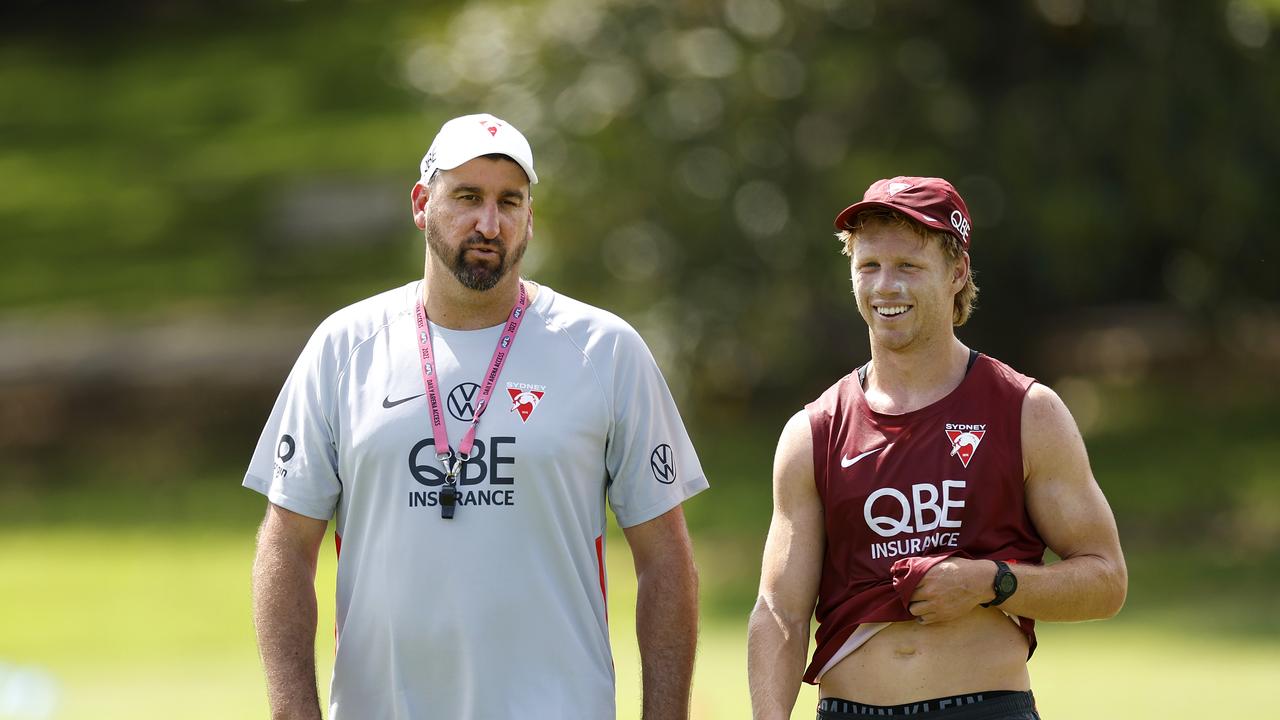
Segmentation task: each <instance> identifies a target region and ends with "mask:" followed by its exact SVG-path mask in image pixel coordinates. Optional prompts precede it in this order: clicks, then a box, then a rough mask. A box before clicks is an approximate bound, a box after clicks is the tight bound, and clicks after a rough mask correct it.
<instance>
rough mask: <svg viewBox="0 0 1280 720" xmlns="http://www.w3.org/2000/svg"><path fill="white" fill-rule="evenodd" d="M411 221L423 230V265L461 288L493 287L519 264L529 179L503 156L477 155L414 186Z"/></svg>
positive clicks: (528, 212)
mask: <svg viewBox="0 0 1280 720" xmlns="http://www.w3.org/2000/svg"><path fill="white" fill-rule="evenodd" d="M413 203H414V219H415V221H416V222H417V224H418V227H420V228H422V229H423V230H425V231H426V237H427V247H428V249H429V253H430V255H429V257H428V265H429V266H430V265H433V264H435V265H438V266H440V267H442V268H444V269H446V270H447V271H448V272H449V274H450V275H452V276H453V277H454V278H455V279H456V280H457V281H458V282H459V283H460V284H461V285H462V286H463V287H466V288H468V289H470V290H476V291H481V292H483V291H487V290H491V289H493V288H494V287H495V286H497V285H498V283H499V282H501V281H502V280H503V278H504V277H506V276H507V274H508V273H509V272H512V271H514V273H515V274H516V275H517V276H518V275H519V266H520V260H521V258H523V257H524V251H525V249H526V248H527V247H528V243H529V237H530V233H531V231H532V226H533V211H532V209H531V204H530V197H529V179H528V177H527V176H525V174H524V171H523V170H521V169H520V166H519V165H517V164H516V163H514V162H512V161H511V160H510V159H508V158H505V157H497V158H491V157H478V158H475V159H473V160H470V161H468V162H466V163H464V164H462V165H459V166H458V167H456V168H454V169H452V170H444V171H440V172H439V173H438V174H437V175H436V177H435V178H434V179H433V180H432V181H431V183H430V185H428V186H426V187H424V186H422V185H418V186H416V187H415V188H414V194H413Z"/></svg>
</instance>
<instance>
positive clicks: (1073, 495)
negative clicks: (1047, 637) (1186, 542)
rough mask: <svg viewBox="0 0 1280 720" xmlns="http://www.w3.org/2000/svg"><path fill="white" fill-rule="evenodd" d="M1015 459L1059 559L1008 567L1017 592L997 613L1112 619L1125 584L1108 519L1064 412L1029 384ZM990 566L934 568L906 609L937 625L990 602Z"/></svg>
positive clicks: (1031, 507)
mask: <svg viewBox="0 0 1280 720" xmlns="http://www.w3.org/2000/svg"><path fill="white" fill-rule="evenodd" d="M1022 454H1023V464H1024V466H1025V467H1024V470H1025V472H1026V492H1027V511H1028V513H1029V514H1030V515H1031V521H1032V522H1033V523H1034V524H1035V526H1036V530H1037V531H1038V532H1039V533H1040V536H1041V537H1042V538H1044V541H1045V544H1047V545H1048V546H1049V548H1050V549H1051V550H1053V551H1054V553H1056V554H1057V555H1058V557H1060V558H1062V561H1061V562H1057V563H1053V564H1051V565H1045V566H1034V565H1026V564H1022V565H1014V566H1011V568H1012V570H1013V573H1014V575H1016V576H1017V578H1018V589H1017V592H1015V593H1014V594H1013V596H1012V597H1010V598H1009V599H1008V600H1007V601H1005V602H1004V603H1003V604H1001V605H1000V607H1001V609H1003V610H1006V611H1008V612H1010V613H1013V614H1015V615H1021V616H1024V617H1031V618H1036V619H1037V620H1058V621H1077V620H1095V619H1100V618H1108V617H1111V616H1113V615H1115V614H1116V613H1117V612H1119V611H1120V608H1121V606H1123V605H1124V600H1125V595H1126V593H1127V591H1128V584H1129V580H1128V570H1127V569H1126V567H1125V562H1124V555H1123V553H1122V552H1121V550H1120V537H1119V533H1118V532H1117V530H1116V521H1115V517H1114V516H1113V515H1112V513H1111V506H1110V505H1108V504H1107V499H1106V497H1104V496H1103V494H1102V490H1101V488H1099V487H1098V483H1097V481H1096V480H1095V479H1094V477H1093V471H1092V470H1091V469H1090V468H1089V457H1088V454H1087V453H1086V452H1085V447H1084V440H1083V438H1081V437H1080V431H1079V429H1078V428H1077V427H1076V423H1075V420H1074V419H1073V418H1072V417H1071V412H1070V411H1069V410H1068V409H1067V407H1066V405H1065V404H1063V402H1062V400H1061V399H1060V398H1059V397H1058V396H1057V394H1056V393H1054V392H1053V391H1052V390H1050V389H1049V388H1047V387H1045V386H1043V385H1039V384H1036V385H1033V386H1032V387H1031V389H1030V390H1029V391H1028V392H1027V396H1026V399H1025V400H1024V402H1023V407H1022ZM995 569H996V566H995V563H994V562H991V561H990V560H979V561H970V560H951V561H946V562H943V563H939V564H938V565H937V566H935V567H934V568H933V569H932V570H930V571H929V573H928V574H927V575H926V576H925V578H924V580H923V581H922V582H921V583H920V586H919V587H918V588H917V589H916V594H915V595H913V596H912V600H913V602H912V604H911V612H912V613H913V614H915V615H917V616H918V617H920V618H921V622H924V623H926V624H927V623H931V622H943V621H946V620H950V619H953V618H955V617H958V616H959V615H962V614H964V613H966V612H968V611H970V610H972V609H973V608H974V607H975V606H977V604H978V603H984V602H988V601H990V600H992V599H993V598H994V596H995V593H994V591H993V590H992V588H991V581H992V579H993V578H994V577H995Z"/></svg>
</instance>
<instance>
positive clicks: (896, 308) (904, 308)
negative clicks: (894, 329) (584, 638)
mask: <svg viewBox="0 0 1280 720" xmlns="http://www.w3.org/2000/svg"><path fill="white" fill-rule="evenodd" d="M911 307H912V306H910V305H883V306H880V307H877V308H874V309H875V313H876V315H879V316H880V317H882V318H885V319H892V318H896V317H902V316H903V315H905V314H907V313H908V312H911Z"/></svg>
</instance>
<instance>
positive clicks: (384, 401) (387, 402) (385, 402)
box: [382, 392, 426, 410]
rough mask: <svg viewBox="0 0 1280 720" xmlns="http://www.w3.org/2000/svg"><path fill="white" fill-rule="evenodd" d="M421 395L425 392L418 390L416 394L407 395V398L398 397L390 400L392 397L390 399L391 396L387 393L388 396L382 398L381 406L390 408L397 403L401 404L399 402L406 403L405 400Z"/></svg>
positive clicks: (414, 398)
mask: <svg viewBox="0 0 1280 720" xmlns="http://www.w3.org/2000/svg"><path fill="white" fill-rule="evenodd" d="M423 395H426V393H424V392H420V393H418V394H417V395H411V396H409V397H407V398H401V399H399V400H392V399H391V396H390V395H388V396H386V397H385V398H383V399H382V407H384V408H386V409H388V410H390V409H391V408H393V407H395V406H397V405H399V404H401V403H407V402H409V401H410V400H417V399H418V398H420V397H422V396H423Z"/></svg>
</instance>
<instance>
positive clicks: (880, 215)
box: [836, 209, 978, 327]
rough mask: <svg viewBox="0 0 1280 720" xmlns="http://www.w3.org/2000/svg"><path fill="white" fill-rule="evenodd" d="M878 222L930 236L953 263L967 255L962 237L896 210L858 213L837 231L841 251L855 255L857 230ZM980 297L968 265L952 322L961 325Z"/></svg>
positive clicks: (919, 236) (953, 307) (922, 237)
mask: <svg viewBox="0 0 1280 720" xmlns="http://www.w3.org/2000/svg"><path fill="white" fill-rule="evenodd" d="M874 222H878V223H884V224H886V225H889V226H890V227H901V228H906V229H908V230H910V231H911V232H912V233H914V234H915V236H916V237H918V238H920V240H921V241H922V242H927V241H930V240H933V241H936V242H938V243H939V244H940V245H941V246H942V254H943V255H945V256H946V258H947V260H948V261H950V262H952V263H957V262H960V260H961V259H962V258H963V257H964V252H965V250H964V246H963V245H961V244H960V240H959V239H958V238H956V236H955V235H952V234H951V233H947V232H942V231H940V230H934V229H932V228H929V227H925V226H924V225H921V224H920V223H918V222H916V221H915V220H912V219H911V218H909V217H907V216H906V215H903V214H902V213H900V212H897V211H896V210H889V209H883V210H869V211H867V212H864V213H861V214H859V215H858V216H857V217H856V218H854V221H853V225H852V226H851V227H850V228H849V229H848V230H841V231H840V232H838V233H836V239H837V240H839V241H840V243H841V244H842V245H843V247H841V248H840V252H841V254H843V255H848V256H849V257H853V243H854V242H855V241H856V240H857V239H858V234H859V233H860V232H861V231H862V229H863V228H865V227H866V226H867V225H869V224H871V223H874ZM977 300H978V286H977V284H976V283H974V281H973V268H972V267H970V268H969V277H967V278H965V283H964V287H962V288H960V292H958V293H956V294H955V298H954V304H953V305H952V308H951V324H952V325H955V326H956V327H960V326H961V325H963V324H965V323H966V322H967V321H968V320H969V316H970V315H972V314H973V308H974V306H975V305H976V303H977Z"/></svg>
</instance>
